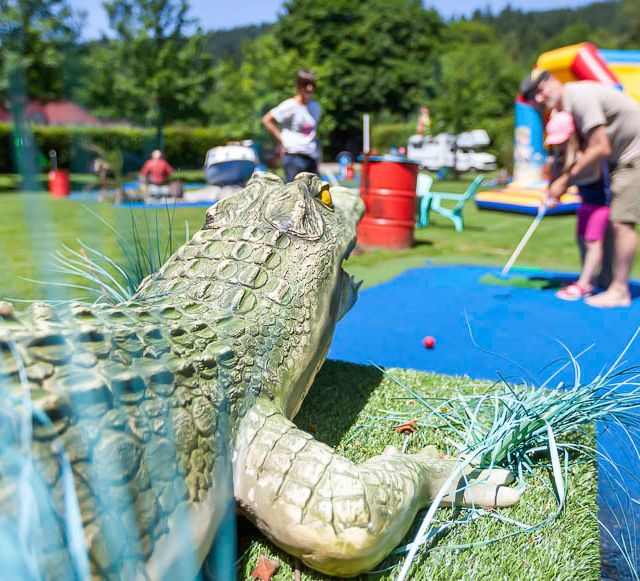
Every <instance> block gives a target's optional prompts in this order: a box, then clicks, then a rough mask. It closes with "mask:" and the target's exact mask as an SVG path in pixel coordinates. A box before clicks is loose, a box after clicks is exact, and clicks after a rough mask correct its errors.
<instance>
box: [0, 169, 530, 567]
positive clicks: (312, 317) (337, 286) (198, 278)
mask: <svg viewBox="0 0 640 581" xmlns="http://www.w3.org/2000/svg"><path fill="white" fill-rule="evenodd" d="M327 190H328V185H327V184H326V183H324V182H322V181H320V180H319V179H318V178H317V177H315V176H312V175H310V174H300V176H298V178H297V179H296V180H295V181H294V182H293V183H291V184H287V185H283V183H282V181H281V180H280V179H279V178H278V177H276V176H273V175H270V174H262V175H260V176H256V177H254V178H252V179H251V180H250V182H249V183H248V184H247V187H246V188H245V189H244V190H243V191H242V192H240V193H239V194H237V195H236V196H233V197H232V198H228V199H226V200H224V201H222V202H219V203H218V204H216V205H214V206H212V207H211V208H210V209H209V210H208V212H207V217H206V222H205V226H204V227H203V229H202V230H200V231H199V232H197V233H196V234H195V236H194V237H193V239H192V240H191V241H190V242H188V243H187V244H185V245H184V246H182V247H181V248H180V249H179V250H178V251H177V252H176V253H175V254H174V255H173V256H172V257H171V258H170V259H169V260H168V261H167V263H166V264H165V265H164V266H163V268H162V269H161V270H160V272H159V273H158V274H157V275H155V276H153V277H150V278H149V279H147V280H145V281H144V282H143V283H142V284H141V285H140V288H139V289H138V292H137V293H136V295H135V297H134V298H133V300H131V301H130V302H127V303H123V304H120V305H117V306H115V307H112V306H102V305H96V306H85V305H75V306H72V307H70V308H69V309H68V310H67V311H59V310H54V309H53V308H52V307H50V306H49V305H46V304H37V305H34V306H32V307H31V309H30V311H29V312H28V313H18V312H16V311H15V310H14V309H13V307H12V306H11V305H10V304H8V303H0V315H1V316H2V319H3V324H2V326H1V327H0V361H1V364H0V382H1V383H0V387H2V388H6V389H7V390H8V393H9V394H10V395H9V397H10V398H11V400H12V401H13V405H5V406H3V409H2V410H0V430H1V432H2V436H3V437H2V438H0V441H4V442H14V444H15V446H16V447H15V448H14V449H18V450H20V453H18V454H15V453H10V450H9V448H7V447H5V448H3V449H0V531H3V530H4V531H6V530H16V531H18V530H19V528H20V525H19V521H20V519H21V518H22V517H24V514H22V512H23V511H22V509H21V508H20V506H22V505H21V503H20V500H21V498H22V499H23V497H21V492H20V491H21V489H20V485H19V478H18V475H19V470H20V466H21V465H22V464H21V461H22V462H23V461H24V458H25V457H28V456H29V455H31V456H32V458H33V461H34V466H35V469H36V470H35V472H36V474H35V475H33V474H32V475H31V477H32V479H36V480H37V481H38V482H39V483H41V486H42V488H43V489H44V490H48V491H49V493H50V495H49V496H50V498H51V503H50V506H51V510H43V511H41V512H42V516H41V521H40V522H39V526H38V527H36V530H35V531H34V532H33V536H32V538H31V539H30V541H31V542H32V544H33V546H34V547H36V549H35V553H36V560H37V567H38V568H39V570H40V572H41V574H42V575H43V577H44V578H47V579H48V578H51V579H60V578H63V577H65V576H67V577H68V576H69V574H70V571H72V570H73V567H74V562H73V555H74V553H73V551H72V550H71V548H70V547H71V545H72V540H71V538H70V534H69V522H70V520H73V519H72V518H70V516H69V514H70V513H69V499H68V494H65V492H64V490H65V489H64V486H63V485H64V477H63V474H64V465H65V463H68V465H70V467H71V473H72V475H73V484H74V486H75V493H74V497H75V498H77V504H78V506H79V509H80V515H79V521H81V525H82V527H81V529H82V532H83V539H84V543H85V544H86V547H87V549H88V557H89V567H90V574H91V575H92V576H94V577H101V578H112V579H131V578H142V579H144V578H151V579H155V578H172V577H173V578H176V576H177V575H180V577H181V578H184V577H185V571H186V574H187V575H193V574H195V572H196V571H197V569H198V567H199V566H200V563H201V562H202V560H203V559H204V557H205V556H206V554H207V552H208V551H209V549H210V548H211V544H212V541H213V537H214V534H215V531H216V529H217V527H218V525H219V521H220V519H221V517H222V514H223V513H224V509H225V506H224V501H223V499H224V497H225V492H226V491H227V490H228V488H230V486H231V484H230V483H231V479H232V486H233V493H234V495H235V498H236V500H237V502H238V504H239V506H240V507H241V508H242V509H243V510H244V512H245V513H246V514H247V515H248V516H249V517H250V518H251V519H252V520H253V521H254V522H255V523H256V524H257V526H258V527H259V528H260V529H261V530H262V531H263V532H264V533H265V534H266V535H267V536H268V537H269V538H270V539H272V540H273V542H274V543H276V544H278V545H279V546H281V547H283V548H284V549H285V550H286V551H288V552H290V553H291V554H293V555H296V556H299V557H300V558H301V559H302V560H303V561H304V562H305V563H306V564H307V565H309V566H310V567H313V568H315V569H318V570H320V571H323V572H325V573H329V574H333V575H343V576H349V575H356V574H358V573H360V572H363V571H366V570H368V569H370V568H371V567H373V566H374V565H375V564H376V563H377V562H379V561H380V560H381V559H383V558H384V557H385V556H386V555H387V554H388V553H389V552H390V551H391V550H392V549H393V547H394V546H396V544H397V543H398V542H399V541H400V540H401V539H402V537H403V536H404V534H405V533H406V531H407V529H408V528H409V526H410V525H411V523H412V521H413V519H414V518H415V514H416V512H417V511H418V510H419V509H420V508H421V507H423V506H425V505H426V504H427V503H428V502H429V499H430V498H432V497H433V495H434V494H435V493H436V492H437V490H438V489H439V488H440V486H441V485H442V483H443V482H444V481H445V480H446V479H447V477H448V476H449V474H451V471H452V469H453V466H454V464H455V463H454V462H453V461H451V460H441V459H440V458H439V456H438V454H437V453H436V452H434V451H433V450H425V451H423V452H421V453H419V454H415V455H406V454H400V453H398V452H397V451H394V450H390V451H388V452H387V453H385V454H384V455H382V456H378V457H376V458H373V459H372V460H369V461H367V462H365V463H364V464H361V465H358V466H357V465H354V464H352V463H351V462H349V461H347V460H346V459H344V458H342V457H340V456H338V455H336V454H335V453H334V452H333V451H332V450H331V449H330V448H329V447H327V446H325V445H324V444H321V443H319V442H317V441H315V440H314V439H313V438H312V437H311V436H310V435H309V434H306V433H304V432H302V431H300V430H298V429H297V428H296V427H295V426H294V425H293V423H292V422H291V418H293V417H294V415H295V414H296V412H297V411H298V409H299V408H300V405H301V403H302V401H303V399H304V397H305V395H306V393H307V391H308V389H309V387H310V386H311V383H312V382H313V379H314V377H315V375H316V373H317V371H318V369H319V368H320V366H321V365H322V363H323V362H324V360H325V357H326V354H327V351H328V349H329V345H330V342H331V338H332V335H333V331H334V327H335V324H336V322H337V321H338V320H339V318H340V317H341V316H342V315H343V314H344V313H345V312H346V311H347V310H348V309H349V308H350V306H351V305H352V304H353V301H354V300H355V294H356V288H355V287H354V285H353V283H352V280H351V279H350V278H349V277H348V276H347V275H346V274H345V273H344V271H343V270H342V268H341V264H342V261H343V260H344V259H345V258H346V257H348V254H349V252H350V251H351V249H352V248H353V246H354V244H355V234H356V225H357V223H358V221H359V219H360V218H361V216H362V214H363V204H362V201H361V200H360V198H359V197H358V196H356V195H354V194H352V193H351V192H349V191H348V190H345V189H342V188H333V189H332V190H331V197H332V198H333V200H332V201H331V200H330V199H329V196H328V195H327V194H326V191H327ZM323 191H324V193H323ZM345 388H346V389H348V386H345ZM25 392H26V393H28V394H29V395H30V401H31V406H32V407H33V410H35V413H34V414H33V420H32V421H27V422H26V423H25V422H24V418H25V417H31V415H30V410H28V409H27V407H26V406H25V404H24V401H25V399H26V398H24V395H25ZM25 425H26V426H27V428H28V429H27V428H25ZM25 429H26V430H27V431H26V432H25ZM29 430H32V437H31V434H28V431H29ZM25 433H27V435H28V436H29V438H28V440H27V441H28V442H29V443H30V445H29V446H27V448H25V446H24V441H25V440H24V437H25ZM21 442H22V447H20V446H21ZM228 466H231V470H232V473H233V474H232V475H230V474H229V473H228V470H227V467H228ZM492 478H493V481H495V482H494V483H493V484H483V485H480V486H479V487H478V488H477V490H479V491H480V492H479V495H476V496H474V497H473V498H469V497H468V495H465V498H464V501H465V502H470V501H475V502H481V503H483V502H484V503H485V504H489V505H493V504H501V505H505V504H513V503H514V502H517V499H518V498H517V494H516V493H515V492H513V491H511V492H510V489H505V490H499V489H498V488H497V487H496V484H502V483H504V482H505V481H506V479H507V476H506V475H503V474H499V475H498V476H497V477H496V476H495V475H494V476H493V477H492ZM454 490H455V486H453V487H452V489H451V491H450V493H451V496H450V497H449V500H451V499H452V498H453V494H454ZM505 491H506V492H505ZM498 492H500V496H499V495H498ZM487 498H488V499H489V500H487ZM75 520H76V524H78V522H77V521H78V518H76V519H75ZM18 536H19V535H17V536H16V538H18ZM185 554H193V558H192V559H191V561H189V560H188V559H187V560H186V561H185V559H184V555H185ZM185 562H187V565H185ZM185 567H186V569H185ZM189 567H191V568H189ZM1 569H2V565H1V564H0V572H1Z"/></svg>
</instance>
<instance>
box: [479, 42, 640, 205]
mask: <svg viewBox="0 0 640 581" xmlns="http://www.w3.org/2000/svg"><path fill="white" fill-rule="evenodd" d="M535 66H536V67H539V68H543V69H546V70H548V71H549V72H550V73H552V74H553V75H555V76H556V77H557V78H558V79H559V80H560V81H561V82H563V83H568V82H572V81H598V82H600V83H605V84H607V85H611V86H612V87H616V88H618V89H619V90H621V91H624V92H626V93H628V94H629V95H630V96H631V97H633V98H634V99H635V100H636V101H638V102H640V51H629V50H599V49H598V48H597V47H596V46H595V45H593V44H591V43H588V42H585V43H581V44H574V45H571V46H565V47H562V48H559V49H556V50H552V51H549V52H545V53H543V54H541V55H540V56H539V57H538V60H537V61H536V65H535ZM544 122H545V119H544V118H543V114H542V112H541V111H539V110H538V109H537V108H535V107H532V106H531V105H530V104H529V103H527V102H526V101H524V100H523V99H522V98H521V97H519V96H518V97H517V98H516V104H515V129H514V150H513V155H514V166H513V182H512V184H511V185H510V186H509V187H507V188H505V189H504V190H501V191H486V192H481V193H479V194H477V195H476V203H477V205H478V207H480V208H485V209H492V210H505V211H510V212H519V213H524V214H536V213H537V211H538V206H539V205H540V201H541V199H542V197H543V196H544V190H545V187H546V181H545V179H544V177H543V175H542V174H543V167H544V165H545V161H546V157H547V153H546V152H545V150H544V146H543V141H544ZM579 201H580V200H579V198H578V196H577V195H575V194H571V193H567V194H566V195H565V196H563V199H562V203H561V204H559V205H558V206H557V207H556V208H554V209H553V210H552V211H551V212H550V213H570V212H574V211H575V209H576V207H577V205H578V203H579Z"/></svg>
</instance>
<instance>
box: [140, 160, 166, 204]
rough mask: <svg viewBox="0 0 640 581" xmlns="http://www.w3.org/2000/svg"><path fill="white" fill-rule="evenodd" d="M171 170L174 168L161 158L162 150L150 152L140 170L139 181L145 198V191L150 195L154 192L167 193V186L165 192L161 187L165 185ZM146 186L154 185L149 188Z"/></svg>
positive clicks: (156, 193)
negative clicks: (149, 157)
mask: <svg viewBox="0 0 640 581" xmlns="http://www.w3.org/2000/svg"><path fill="white" fill-rule="evenodd" d="M173 172H174V169H173V168H172V167H171V166H170V165H169V163H168V162H167V161H166V160H165V159H163V158H162V152H161V151H160V150H159V149H154V150H153V151H152V152H151V159H148V160H147V161H145V162H144V165H143V166H142V169H141V170H140V183H141V184H142V190H143V194H144V195H145V198H146V197H147V191H149V193H150V194H151V195H154V193H155V195H167V194H168V193H169V188H168V186H167V188H165V189H166V193H164V192H163V191H162V189H161V187H162V186H165V185H167V182H168V179H169V177H171V175H172V174H173ZM148 186H154V187H152V188H149V187H148ZM152 190H153V191H152Z"/></svg>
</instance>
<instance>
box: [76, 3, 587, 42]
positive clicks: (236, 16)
mask: <svg viewBox="0 0 640 581" xmlns="http://www.w3.org/2000/svg"><path fill="white" fill-rule="evenodd" d="M593 1H594V0H424V4H425V6H426V7H428V8H435V9H436V10H437V11H438V12H439V13H440V14H441V15H442V16H444V17H445V18H450V17H453V16H463V15H470V14H471V13H472V12H473V11H474V10H475V9H477V8H480V9H485V8H487V7H489V8H491V10H492V11H493V12H499V11H500V10H501V9H502V8H504V7H505V6H507V5H508V4H510V5H511V6H512V7H513V8H521V9H525V10H547V9H551V8H567V7H576V6H584V5H585V4H590V3H592V2H593ZM70 3H71V5H72V6H73V7H74V8H76V9H79V10H85V11H86V12H87V21H86V26H85V27H84V31H83V36H84V38H85V39H92V38H98V37H99V36H100V35H101V33H103V32H104V33H106V32H108V25H107V19H106V15H105V11H104V8H102V0H70ZM283 4H284V2H283V0H236V1H235V2H229V0H190V5H191V15H192V16H193V17H195V18H197V19H198V21H199V23H200V26H201V27H202V28H203V29H204V30H220V29H227V28H235V27H237V26H246V25H248V24H260V23H262V22H275V21H276V19H277V18H278V15H279V14H280V13H281V12H282V10H283V9H282V6H283Z"/></svg>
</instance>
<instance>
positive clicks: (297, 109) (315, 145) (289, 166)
mask: <svg viewBox="0 0 640 581" xmlns="http://www.w3.org/2000/svg"><path fill="white" fill-rule="evenodd" d="M296 89H297V94H296V95H295V96H293V97H291V98H290V99H286V100H285V101H282V103H280V104H279V105H278V106H276V107H274V108H273V109H271V111H268V112H267V113H266V114H265V115H264V117H262V124H263V125H264V126H265V127H266V128H267V130H268V131H269V132H270V133H271V134H272V135H273V136H274V137H275V138H276V141H277V142H278V144H279V146H280V152H281V155H282V167H283V168H284V172H285V175H286V181H288V182H290V181H292V180H293V178H294V177H296V175H298V174H299V173H300V172H310V173H315V174H317V173H318V160H319V159H320V141H319V140H318V134H317V125H318V123H319V122H320V104H319V103H318V102H317V101H316V100H314V99H312V96H313V94H314V93H315V90H316V77H315V75H314V74H313V73H311V72H309V71H299V72H298V76H297V78H296ZM276 123H277V124H278V125H280V129H278V126H277V125H276Z"/></svg>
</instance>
